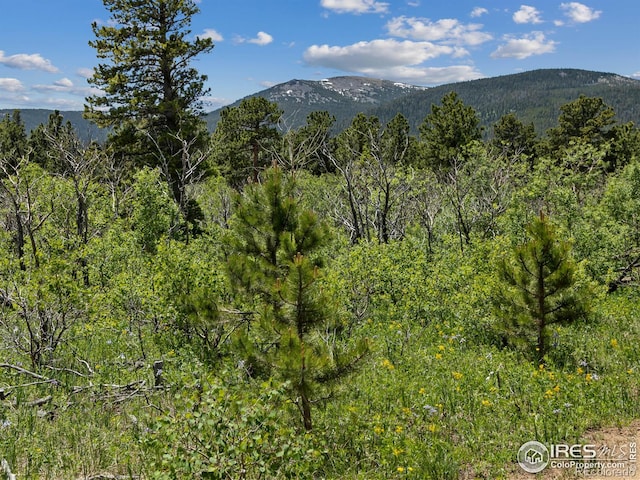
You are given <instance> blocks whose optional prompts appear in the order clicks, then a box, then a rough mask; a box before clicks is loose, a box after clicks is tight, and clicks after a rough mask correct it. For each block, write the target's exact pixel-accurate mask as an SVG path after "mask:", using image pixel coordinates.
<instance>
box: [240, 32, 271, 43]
mask: <svg viewBox="0 0 640 480" xmlns="http://www.w3.org/2000/svg"><path fill="white" fill-rule="evenodd" d="M233 41H234V42H235V43H253V44H255V45H260V46H264V45H269V44H270V43H271V42H273V37H272V36H271V35H269V34H268V33H266V32H258V33H257V34H256V36H255V37H254V38H245V37H240V36H237V37H235V38H234V40H233Z"/></svg>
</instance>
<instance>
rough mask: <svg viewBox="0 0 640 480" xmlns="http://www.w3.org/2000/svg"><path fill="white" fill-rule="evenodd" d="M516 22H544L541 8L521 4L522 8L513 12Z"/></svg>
mask: <svg viewBox="0 0 640 480" xmlns="http://www.w3.org/2000/svg"><path fill="white" fill-rule="evenodd" d="M513 21H514V22H516V23H542V19H541V18H540V10H538V9H537V8H535V7H531V6H529V5H520V10H518V11H517V12H515V13H514V14H513Z"/></svg>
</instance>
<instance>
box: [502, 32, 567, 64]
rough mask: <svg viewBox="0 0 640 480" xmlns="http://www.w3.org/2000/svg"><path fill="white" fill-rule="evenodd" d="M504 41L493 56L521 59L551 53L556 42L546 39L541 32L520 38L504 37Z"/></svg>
mask: <svg viewBox="0 0 640 480" xmlns="http://www.w3.org/2000/svg"><path fill="white" fill-rule="evenodd" d="M504 39H505V40H506V43H504V44H503V45H500V46H499V47H498V48H497V49H496V50H495V51H494V52H493V53H492V54H491V57H493V58H515V59H518V60H523V59H525V58H528V57H531V56H532V55H542V54H544V53H552V52H554V51H555V49H556V45H557V43H556V42H554V41H552V40H547V39H546V37H545V36H544V33H542V32H533V33H531V34H530V35H525V36H524V37H521V38H515V37H511V36H506V37H504Z"/></svg>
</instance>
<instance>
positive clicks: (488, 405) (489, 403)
mask: <svg viewBox="0 0 640 480" xmlns="http://www.w3.org/2000/svg"><path fill="white" fill-rule="evenodd" d="M482 405H483V406H484V407H490V406H491V402H490V401H489V400H487V399H486V398H485V399H484V400H482Z"/></svg>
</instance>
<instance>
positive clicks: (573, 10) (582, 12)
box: [560, 2, 602, 23]
mask: <svg viewBox="0 0 640 480" xmlns="http://www.w3.org/2000/svg"><path fill="white" fill-rule="evenodd" d="M560 9H561V10H564V14H565V15H566V16H567V17H568V18H569V19H570V20H571V21H572V22H573V23H587V22H591V21H593V20H597V19H598V18H600V15H601V14H602V11H601V10H594V9H592V8H591V7H587V6H586V5H584V4H582V3H578V2H569V3H561V4H560Z"/></svg>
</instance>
